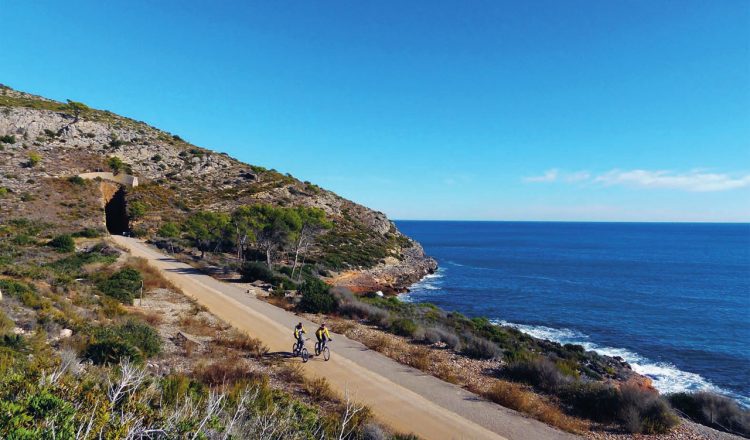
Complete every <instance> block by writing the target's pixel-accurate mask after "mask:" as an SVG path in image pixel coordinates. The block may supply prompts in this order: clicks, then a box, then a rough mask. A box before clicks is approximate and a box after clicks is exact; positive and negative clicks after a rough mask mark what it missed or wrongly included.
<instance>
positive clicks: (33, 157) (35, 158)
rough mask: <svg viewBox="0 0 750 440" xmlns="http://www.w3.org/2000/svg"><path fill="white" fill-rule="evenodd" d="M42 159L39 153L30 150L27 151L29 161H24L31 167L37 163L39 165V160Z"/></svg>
mask: <svg viewBox="0 0 750 440" xmlns="http://www.w3.org/2000/svg"><path fill="white" fill-rule="evenodd" d="M41 161H42V156H41V155H40V154H39V153H36V152H31V153H29V161H28V162H26V165H27V166H28V167H29V168H33V167H35V166H37V165H39V162H41Z"/></svg>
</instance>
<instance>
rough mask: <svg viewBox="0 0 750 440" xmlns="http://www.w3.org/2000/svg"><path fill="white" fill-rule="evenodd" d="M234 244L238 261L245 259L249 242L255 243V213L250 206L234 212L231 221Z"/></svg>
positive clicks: (241, 207)
mask: <svg viewBox="0 0 750 440" xmlns="http://www.w3.org/2000/svg"><path fill="white" fill-rule="evenodd" d="M230 224H231V228H232V234H233V235H234V243H235V246H236V247H237V259H238V260H240V261H243V260H244V259H245V251H246V249H247V244H248V242H249V241H255V234H254V233H253V229H254V227H255V219H254V211H253V210H252V209H251V208H250V207H249V206H240V207H239V208H237V209H235V210H234V212H232V217H231V220H230Z"/></svg>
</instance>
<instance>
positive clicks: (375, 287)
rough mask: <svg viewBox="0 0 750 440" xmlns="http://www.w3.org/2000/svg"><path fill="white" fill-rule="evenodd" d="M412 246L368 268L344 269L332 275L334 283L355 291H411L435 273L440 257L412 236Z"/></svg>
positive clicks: (387, 292)
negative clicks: (394, 256)
mask: <svg viewBox="0 0 750 440" xmlns="http://www.w3.org/2000/svg"><path fill="white" fill-rule="evenodd" d="M411 243H412V246H411V247H408V248H405V249H402V250H401V255H400V256H401V259H396V258H393V257H388V258H386V259H385V261H384V262H382V263H381V264H379V265H377V266H375V267H373V268H370V269H364V270H358V271H344V272H341V273H338V274H335V275H334V276H332V277H331V278H330V279H329V281H330V283H331V284H332V285H333V286H336V287H344V288H347V289H349V290H351V291H352V292H354V293H367V292H377V291H380V292H383V294H386V295H396V294H399V293H403V292H408V291H409V287H410V286H411V285H412V284H414V283H416V282H418V281H419V280H421V279H422V278H424V277H425V276H427V275H429V274H432V273H435V271H436V270H437V267H438V264H437V261H436V260H435V259H434V258H432V257H429V256H427V255H425V252H424V249H423V248H422V245H420V244H419V243H418V242H416V241H414V240H411Z"/></svg>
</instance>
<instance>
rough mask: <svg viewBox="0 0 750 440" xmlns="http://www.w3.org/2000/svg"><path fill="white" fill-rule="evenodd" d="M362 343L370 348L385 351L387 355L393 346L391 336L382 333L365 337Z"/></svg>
mask: <svg viewBox="0 0 750 440" xmlns="http://www.w3.org/2000/svg"><path fill="white" fill-rule="evenodd" d="M362 343H363V344H365V345H366V346H367V348H369V349H370V350H375V351H379V352H380V353H384V354H386V355H388V354H387V353H388V351H389V350H390V348H391V346H392V343H391V338H389V337H388V336H387V335H385V334H381V333H378V334H377V335H375V336H373V337H369V338H367V339H365V340H364V341H362Z"/></svg>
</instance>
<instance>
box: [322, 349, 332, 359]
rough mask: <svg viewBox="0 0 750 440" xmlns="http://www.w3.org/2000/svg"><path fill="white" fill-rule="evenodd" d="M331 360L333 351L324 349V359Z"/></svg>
mask: <svg viewBox="0 0 750 440" xmlns="http://www.w3.org/2000/svg"><path fill="white" fill-rule="evenodd" d="M330 358H331V350H329V349H328V347H323V359H325V360H326V361H327V360H328V359H330Z"/></svg>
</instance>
